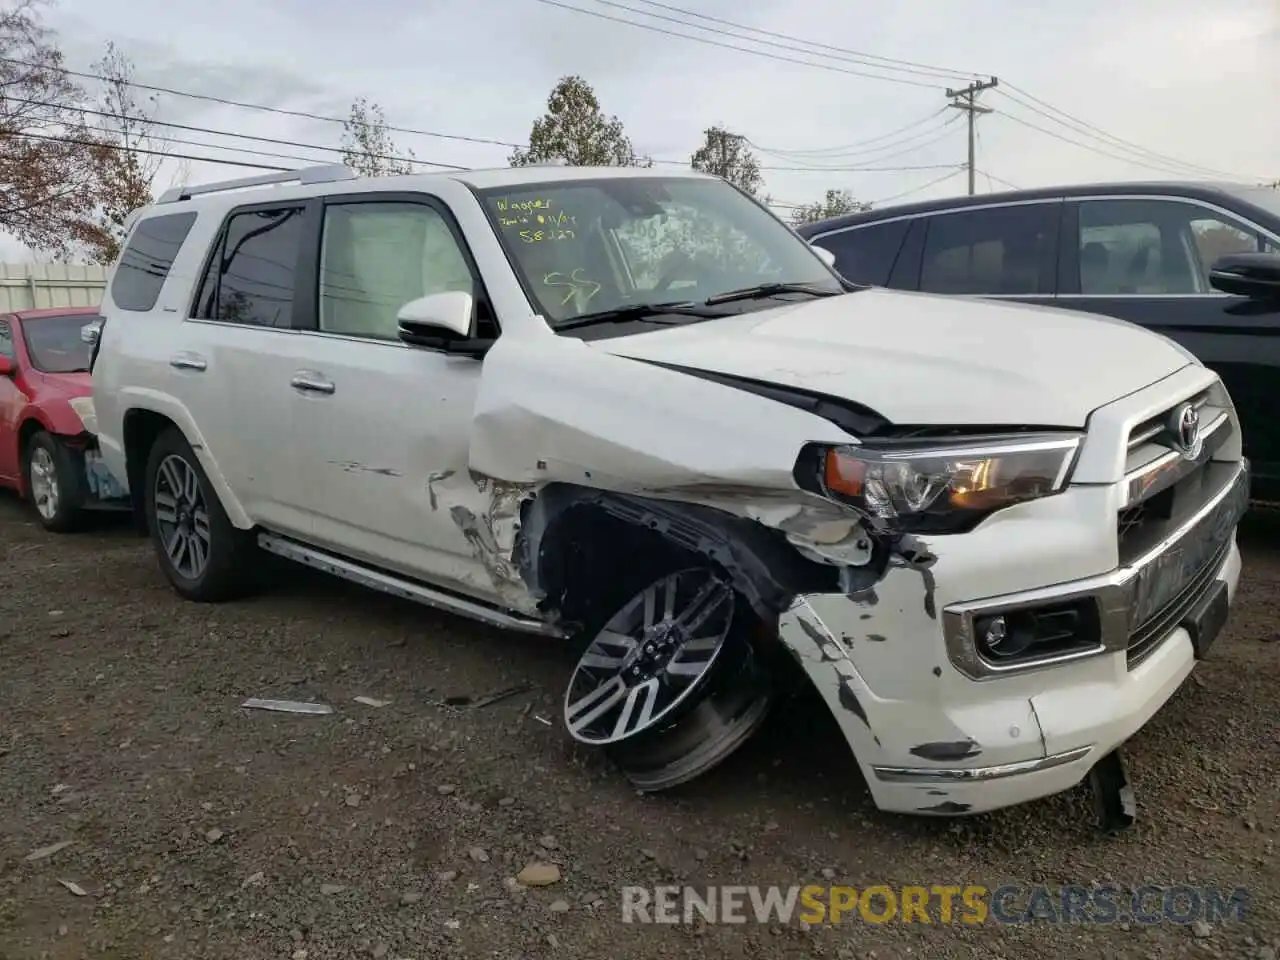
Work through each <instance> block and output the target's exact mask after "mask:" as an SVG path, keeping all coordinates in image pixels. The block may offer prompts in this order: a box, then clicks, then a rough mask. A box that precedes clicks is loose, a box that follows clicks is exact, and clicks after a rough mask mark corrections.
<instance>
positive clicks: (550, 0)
mask: <svg viewBox="0 0 1280 960" xmlns="http://www.w3.org/2000/svg"><path fill="white" fill-rule="evenodd" d="M537 2H538V3H545V4H547V5H548V6H551V7H560V8H561V9H562V10H571V11H573V12H574V13H581V14H585V15H586V16H588V17H597V18H599V19H601V20H610V21H612V22H614V23H622V24H626V25H627V26H629V27H639V28H640V29H641V30H650V31H652V32H654V33H661V34H663V35H664V36H668V37H677V38H679V39H681V40H692V41H693V42H694V43H702V44H706V45H707V46H710V47H720V48H722V49H724V50H737V51H738V52H739V53H750V54H754V55H755V56H757V57H766V58H767V59H769V60H777V61H779V62H782V63H796V64H799V65H800V66H802V67H813V68H814V69H816V70H830V71H831V72H833V73H843V74H847V75H849V76H854V77H868V78H870V79H873V80H884V81H886V82H888V83H902V84H906V85H907V86H912V87H925V88H926V89H929V90H936V89H937V85H936V84H932V83H925V82H923V81H921V80H908V79H905V78H902V77H887V76H882V75H880V74H874V73H865V72H863V71H860V70H849V69H846V68H844V67H837V66H833V65H832V64H829V63H813V62H812V61H809V60H797V59H796V58H795V57H784V56H783V55H782V54H779V53H767V52H766V51H764V50H752V49H751V48H750V47H737V46H734V45H733V44H731V43H723V42H721V41H719V40H711V39H709V38H708V37H691V36H689V34H687V33H677V32H676V31H674V30H665V29H663V28H662V27H656V26H654V25H653V24H650V23H637V22H636V21H634V20H627V19H625V18H623V17H614V16H610V15H609V14H607V13H600V12H599V11H597V10H584V9H583V8H582V7H574V6H570V5H569V4H567V3H561V2H560V0H537ZM690 26H692V24H690ZM700 29H710V28H709V27H703V28H700ZM717 32H719V33H724V34H725V36H730V37H734V38H735V39H738V40H748V41H749V42H751V43H758V42H759V41H755V40H750V38H749V37H740V36H737V35H736V34H730V33H727V32H725V31H717Z"/></svg>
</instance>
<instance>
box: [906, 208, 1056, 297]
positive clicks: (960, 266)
mask: <svg viewBox="0 0 1280 960" xmlns="http://www.w3.org/2000/svg"><path fill="white" fill-rule="evenodd" d="M1057 229H1058V205H1057V204H1048V203H1046V204H1028V205H1025V206H1014V207H996V208H993V209H990V210H974V211H971V212H964V213H947V214H935V215H934V216H933V217H931V218H930V219H929V234H928V237H927V238H926V240H925V250H924V261H923V263H922V264H921V266H920V289H921V290H925V291H928V292H931V293H952V294H1006V295H1014V296H1017V295H1025V294H1035V293H1052V292H1053V287H1054V280H1053V273H1054V267H1053V265H1054V255H1055V250H1056V242H1055V237H1056V235H1057Z"/></svg>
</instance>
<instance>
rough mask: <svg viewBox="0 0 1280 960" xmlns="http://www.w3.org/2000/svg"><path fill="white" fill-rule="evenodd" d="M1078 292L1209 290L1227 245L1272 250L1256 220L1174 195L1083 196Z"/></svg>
mask: <svg viewBox="0 0 1280 960" xmlns="http://www.w3.org/2000/svg"><path fill="white" fill-rule="evenodd" d="M1079 241H1080V292H1081V293H1082V294H1094V295H1097V296H1108V295H1112V296H1114V295H1117V294H1121V295H1123V294H1137V295H1143V294H1146V295H1148V296H1149V295H1153V294H1154V295H1160V294H1207V293H1211V292H1212V291H1213V288H1212V287H1211V286H1210V284H1209V267H1210V266H1211V265H1212V263H1213V261H1214V260H1216V259H1217V258H1218V257H1220V256H1223V255H1225V254H1229V253H1256V252H1274V251H1275V247H1274V246H1272V245H1271V244H1270V243H1269V241H1267V240H1266V239H1265V238H1264V237H1262V236H1261V235H1260V234H1259V233H1258V232H1257V231H1256V230H1254V229H1252V228H1251V227H1249V226H1247V225H1245V224H1243V223H1238V222H1235V221H1233V220H1228V219H1227V218H1225V217H1222V216H1220V215H1218V214H1217V213H1215V212H1214V211H1212V210H1209V209H1208V208H1206V207H1201V206H1199V205H1198V204H1193V203H1182V202H1179V201H1176V200H1160V199H1151V200H1119V199H1117V200H1086V201H1084V202H1082V203H1081V204H1080V237H1079Z"/></svg>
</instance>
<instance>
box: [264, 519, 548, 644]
mask: <svg viewBox="0 0 1280 960" xmlns="http://www.w3.org/2000/svg"><path fill="white" fill-rule="evenodd" d="M258 546H259V547H261V548H262V549H263V550H265V551H267V552H268V553H274V554H275V555H276V556H278V557H284V558H285V559H286V560H293V561H295V562H296V563H301V564H304V565H306V566H308V567H312V568H314V569H316V570H322V571H324V572H325V573H328V574H332V575H333V576H335V577H341V578H342V579H343V580H350V581H351V582H352V583H358V584H360V585H361V586H362V587H368V588H369V589H371V590H377V591H379V592H380V593H389V594H391V595H392V596H394V597H403V598H404V599H406V600H413V601H414V602H416V603H421V604H425V605H426V606H428V607H435V608H436V609H437V610H444V611H445V612H446V613H453V614H457V615H458V616H462V617H467V618H468V619H471V620H479V621H480V622H481V623H487V624H489V625H490V626H494V627H501V628H502V629H504V630H518V631H520V632H521V633H536V634H539V635H541V636H548V637H563V636H564V635H565V634H564V631H563V630H561V629H559V628H558V627H555V626H552V625H551V624H548V623H543V622H542V621H540V620H534V619H533V618H531V617H524V616H521V615H520V614H518V613H508V612H506V611H504V610H498V609H496V608H495V607H490V606H486V605H485V604H483V603H479V602H477V601H474V600H468V599H465V598H463V597H459V596H455V595H453V594H450V593H445V592H443V591H440V590H436V589H434V588H432V587H428V586H426V585H425V584H421V583H417V582H415V581H413V580H408V579H405V578H403V577H399V576H396V575H395V574H392V573H385V572H383V571H381V570H371V569H369V568H368V567H363V566H361V565H360V564H358V563H355V562H353V561H351V560H347V559H345V558H343V557H336V556H334V555H333V554H330V553H326V552H324V551H323V550H317V549H316V548H315V547H309V546H306V545H305V544H301V543H298V542H297V541H296V540H287V539H285V538H284V537H281V536H277V535H276V534H274V533H260V534H258Z"/></svg>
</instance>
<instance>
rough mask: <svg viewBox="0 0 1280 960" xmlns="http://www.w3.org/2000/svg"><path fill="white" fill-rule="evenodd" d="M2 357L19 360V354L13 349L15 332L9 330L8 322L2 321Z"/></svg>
mask: <svg viewBox="0 0 1280 960" xmlns="http://www.w3.org/2000/svg"><path fill="white" fill-rule="evenodd" d="M0 357H8V358H9V359H10V360H16V359H18V353H17V351H16V350H14V348H13V331H12V330H11V329H9V321H8V320H0Z"/></svg>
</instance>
